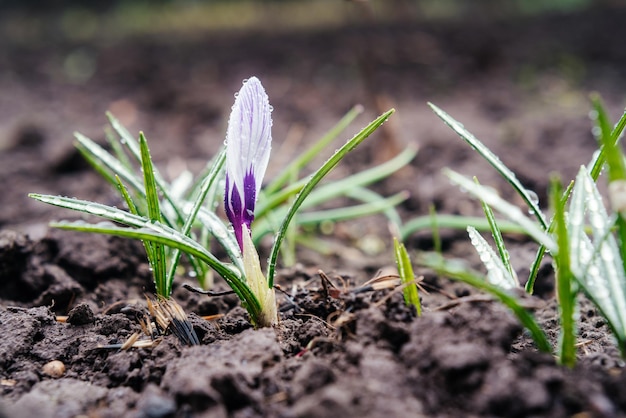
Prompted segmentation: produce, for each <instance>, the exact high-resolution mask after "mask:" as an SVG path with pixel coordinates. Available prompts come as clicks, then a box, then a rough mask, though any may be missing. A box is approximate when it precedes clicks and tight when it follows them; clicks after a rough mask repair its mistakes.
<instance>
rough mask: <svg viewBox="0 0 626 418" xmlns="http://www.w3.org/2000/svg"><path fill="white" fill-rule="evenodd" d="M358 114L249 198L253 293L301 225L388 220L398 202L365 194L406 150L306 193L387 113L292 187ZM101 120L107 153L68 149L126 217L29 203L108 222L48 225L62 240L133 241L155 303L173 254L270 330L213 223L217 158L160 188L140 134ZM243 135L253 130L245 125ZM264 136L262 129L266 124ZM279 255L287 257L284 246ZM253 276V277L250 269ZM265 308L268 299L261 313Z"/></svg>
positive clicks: (242, 260) (168, 277) (166, 287)
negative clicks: (336, 205) (252, 202)
mask: <svg viewBox="0 0 626 418" xmlns="http://www.w3.org/2000/svg"><path fill="white" fill-rule="evenodd" d="M256 81H258V80H256ZM259 85H260V84H259ZM263 94H264V91H263ZM270 111H271V107H270ZM360 112H361V108H360V107H358V108H355V109H353V110H352V111H350V112H349V113H348V114H347V115H346V116H345V117H344V118H343V119H342V120H341V121H340V122H339V123H338V124H337V126H335V127H334V128H333V129H332V130H331V131H330V132H329V133H328V134H327V135H325V136H324V137H323V138H321V139H320V140H319V141H318V142H316V143H315V144H313V145H312V146H311V147H310V148H309V149H307V150H306V151H305V152H304V153H302V154H301V155H299V156H298V157H297V158H295V159H294V161H293V162H292V163H291V164H290V165H289V166H288V167H286V168H285V169H284V170H283V171H282V172H281V173H280V174H279V175H278V176H277V177H276V179H275V180H274V181H272V182H271V183H270V184H269V185H268V186H267V187H266V188H265V189H264V190H261V192H260V196H257V197H258V204H257V205H256V208H255V216H256V221H255V228H254V229H253V235H252V239H253V241H254V242H256V243H258V242H259V240H260V239H261V238H262V237H263V236H265V235H267V234H274V236H275V238H274V243H273V246H272V249H271V253H270V257H269V259H268V270H267V275H266V276H265V278H264V284H263V286H265V287H266V288H269V289H271V292H272V293H273V282H274V275H275V271H276V263H277V258H278V255H279V252H280V251H281V248H283V244H284V243H285V242H286V241H288V240H289V237H297V233H296V229H295V228H298V226H301V225H305V224H315V223H320V222H324V221H337V220H342V219H351V218H355V217H360V216H365V215H369V214H372V213H378V212H387V213H391V215H390V216H395V215H394V212H393V207H394V206H395V205H397V204H398V203H399V202H401V201H402V200H404V199H405V198H406V196H405V195H404V194H398V195H396V196H391V197H388V198H384V197H382V196H380V195H378V194H375V193H374V192H372V191H370V190H368V189H367V188H366V186H367V185H369V184H371V183H373V182H375V181H377V180H379V179H381V178H384V177H386V176H389V175H390V174H391V173H393V172H395V171H396V170H398V169H400V168H401V167H402V166H404V165H406V164H407V163H408V162H409V161H410V160H411V159H412V158H413V156H414V155H415V150H412V149H409V150H406V151H404V152H402V153H401V154H399V155H398V156H397V157H395V158H394V159H393V160H392V161H390V162H388V163H385V164H382V165H380V166H377V167H374V168H372V169H369V170H365V171H362V172H360V173H357V174H354V175H352V176H349V177H348V178H346V179H343V180H341V181H336V182H334V183H332V184H328V185H322V186H320V187H319V188H316V186H317V185H318V184H319V183H320V182H321V180H322V179H323V178H324V177H325V176H326V175H327V174H328V173H329V172H330V171H331V170H332V169H333V168H334V167H335V166H336V165H337V164H338V163H339V162H340V161H341V160H342V159H343V158H344V157H345V156H346V155H347V154H348V153H349V152H350V151H352V150H353V149H354V148H356V147H357V146H358V145H359V144H360V143H361V142H363V141H364V140H365V139H366V138H367V137H369V136H370V135H371V134H372V133H373V132H374V131H375V130H376V129H377V128H378V127H379V126H380V125H382V124H383V123H384V122H385V121H386V120H387V118H388V117H389V116H391V114H392V113H393V112H394V110H393V109H391V110H389V111H387V112H385V113H383V114H382V115H380V116H379V117H378V118H376V119H375V120H374V121H372V122H371V123H370V124H368V125H367V126H366V127H365V128H364V129H362V130H361V131H360V132H359V133H357V134H356V135H355V136H354V137H352V138H351V139H350V140H348V141H347V142H346V143H345V144H344V145H343V146H341V147H339V148H338V149H337V150H336V151H335V152H334V154H332V155H331V156H330V157H329V159H328V160H327V161H326V162H325V163H324V164H322V166H321V167H319V168H318V169H317V170H315V171H314V172H313V174H311V175H308V176H306V177H301V171H303V170H304V169H305V168H306V167H307V166H308V164H309V163H310V162H311V160H312V159H313V158H314V157H316V156H317V155H319V153H320V152H321V151H322V150H324V149H326V148H327V146H328V145H329V144H330V143H331V142H332V141H333V140H334V139H335V138H336V137H338V136H339V135H340V134H341V133H342V132H343V131H344V130H345V129H346V127H347V126H348V125H349V124H350V123H351V122H352V121H353V120H354V118H355V117H356V116H357V115H358V114H359V113H360ZM231 116H232V115H231ZM108 117H109V121H110V123H111V127H112V130H111V131H108V132H107V139H108V141H109V145H110V148H111V150H112V151H111V152H109V151H107V150H106V149H105V148H103V147H102V146H100V145H98V144H97V143H96V142H94V141H92V140H91V139H89V138H87V137H85V136H84V135H81V134H78V133H77V134H76V141H77V142H76V146H77V148H78V149H79V151H80V152H81V154H82V155H83V156H84V157H85V158H86V159H87V161H88V162H89V163H90V164H91V165H92V166H93V167H94V169H96V170H97V171H98V172H99V173H100V174H101V175H102V176H103V177H104V178H105V179H106V180H107V181H108V182H109V183H111V184H112V185H114V186H115V187H116V188H117V190H118V191H119V193H120V196H121V198H122V200H123V202H124V203H125V205H126V206H127V210H122V209H119V208H116V207H113V206H107V205H103V204H99V203H95V202H90V201H85V200H80V199H75V198H67V197H61V196H50V195H41V194H31V195H30V196H31V197H32V198H34V199H37V200H39V201H42V202H45V203H48V204H52V205H56V206H59V207H63V208H67V209H72V210H75V211H79V212H83V213H86V214H89V215H94V216H97V217H100V218H103V219H105V220H106V221H108V222H101V223H96V224H92V223H87V222H84V221H72V222H68V221H63V222H54V223H52V224H51V225H52V226H53V227H57V228H61V229H66V230H75V231H82V232H94V233H101V234H109V235H116V236H121V237H127V238H134V239H139V240H141V241H142V242H143V243H144V246H145V249H146V254H147V257H148V260H149V263H150V266H151V269H152V272H153V275H154V282H155V287H156V292H157V295H159V296H160V297H163V298H168V297H169V296H170V295H171V292H172V283H173V281H174V278H175V276H176V274H177V271H178V270H177V269H178V266H179V263H180V258H181V254H185V255H186V258H187V260H188V263H189V266H190V270H191V274H192V275H193V276H195V277H196V278H197V279H198V281H199V283H200V285H201V286H202V287H204V288H206V287H209V286H210V280H207V278H209V277H210V273H211V271H214V272H216V273H217V274H218V275H219V276H221V277H222V278H223V279H224V280H225V281H226V282H227V284H228V285H229V286H230V287H231V288H232V290H233V291H234V292H235V293H236V294H237V296H238V297H239V298H240V299H241V301H242V305H243V306H244V307H245V308H246V309H247V311H248V313H249V314H250V318H251V321H252V322H253V323H254V324H255V325H257V326H266V325H271V324H272V321H273V320H274V318H271V319H269V320H266V319H264V318H268V317H272V315H266V313H267V310H268V309H274V310H275V306H273V307H269V306H264V303H261V300H260V296H259V290H258V289H257V287H258V286H256V285H252V284H251V282H250V279H249V278H248V277H246V271H247V270H246V266H247V265H248V264H249V263H250V260H251V259H250V258H248V259H246V257H245V256H244V257H242V251H243V250H242V248H240V245H239V243H238V240H237V238H236V237H235V234H234V233H233V231H232V230H231V229H229V227H228V225H227V224H226V223H225V222H224V221H223V220H222V219H220V217H218V216H217V214H216V213H215V212H216V208H217V206H218V204H219V203H220V202H223V190H224V172H225V161H226V152H225V151H221V152H220V153H218V154H217V155H216V156H215V157H214V158H213V160H212V161H210V162H209V164H207V166H206V169H205V170H204V171H203V172H202V173H201V174H200V175H199V176H198V177H197V178H195V179H193V178H192V176H191V175H190V173H187V172H185V173H183V174H182V175H181V177H179V178H177V179H174V180H173V181H172V182H168V181H166V180H165V179H164V176H162V175H161V174H160V172H159V170H158V169H157V168H156V167H155V166H154V165H153V164H152V159H151V157H150V150H149V147H148V142H147V141H146V138H145V137H144V135H143V134H140V135H139V138H138V139H136V138H135V137H134V136H133V135H131V134H130V133H129V132H128V131H127V130H126V128H125V127H124V126H122V125H121V124H120V122H119V121H118V120H117V119H116V118H115V117H113V115H110V114H109V115H108ZM252 126H256V125H254V123H252ZM268 126H269V127H271V120H269V124H268ZM270 139H271V138H270ZM229 141H230V140H229ZM339 196H348V197H351V198H352V199H356V200H360V201H361V203H359V204H356V205H353V206H348V207H345V208H340V209H334V210H326V211H315V212H308V213H306V212H305V213H302V214H299V215H298V216H296V213H297V212H299V211H300V210H305V209H310V208H313V207H314V206H316V205H320V204H322V203H326V202H328V201H330V200H331V199H334V198H336V197H339ZM390 211H391V212H390ZM257 226H258V227H257ZM214 244H218V245H219V246H220V247H221V248H222V249H223V250H224V252H225V253H226V255H227V257H228V261H223V260H220V259H218V258H217V257H216V256H215V255H214V253H213V251H212V246H213V245H214ZM287 247H290V248H293V246H291V245H288V246H287ZM255 252H256V250H255ZM246 260H247V261H246ZM253 264H254V263H253ZM256 264H258V256H257V261H256ZM259 269H260V267H259ZM248 270H250V269H248ZM256 270H258V269H256V267H255V271H256ZM255 286H256V287H255ZM261 299H262V298H261ZM273 303H274V302H273V298H271V301H270V302H269V304H273ZM273 317H275V315H273ZM268 321H269V322H268Z"/></svg>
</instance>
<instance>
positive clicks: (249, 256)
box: [243, 225, 278, 328]
mask: <svg viewBox="0 0 626 418" xmlns="http://www.w3.org/2000/svg"><path fill="white" fill-rule="evenodd" d="M243 267H244V270H245V272H244V273H245V275H246V281H247V282H248V286H249V287H250V290H252V293H254V295H255V296H256V297H257V299H258V300H259V303H260V304H261V315H260V316H259V318H253V322H254V323H255V324H254V325H255V326H256V327H257V328H262V327H270V326H273V325H276V324H277V323H278V311H277V309H276V295H275V293H274V288H273V287H269V286H268V283H267V279H266V278H265V276H264V275H263V272H262V271H261V263H260V261H259V254H258V253H257V251H256V248H254V244H253V243H252V238H250V232H248V228H247V227H246V226H245V225H244V226H243Z"/></svg>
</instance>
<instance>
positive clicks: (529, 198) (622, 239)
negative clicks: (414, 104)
mask: <svg viewBox="0 0 626 418" xmlns="http://www.w3.org/2000/svg"><path fill="white" fill-rule="evenodd" d="M593 106H594V111H593V116H594V120H595V124H596V127H595V129H594V132H596V136H597V138H598V142H599V150H598V151H597V152H596V153H595V155H594V156H593V158H592V160H591V162H590V163H589V165H588V166H581V168H580V170H579V172H578V175H577V176H576V179H575V180H574V181H572V183H570V184H569V186H568V187H567V188H565V189H564V188H563V186H562V184H561V181H560V180H559V179H558V177H553V178H552V179H551V181H550V193H549V195H550V207H551V211H552V218H551V219H549V218H547V217H546V216H545V215H544V214H543V212H542V211H541V209H540V207H539V204H538V201H537V199H536V194H535V193H534V192H532V191H529V190H527V189H526V188H524V186H523V185H522V184H521V183H520V182H519V180H518V179H517V177H516V176H515V174H514V173H513V172H512V171H511V170H510V169H509V168H508V167H506V166H505V165H504V164H503V163H502V161H501V160H500V159H499V158H498V157H497V156H496V155H495V154H493V153H492V152H491V151H490V150H489V149H488V148H487V147H486V146H485V145H484V144H483V143H482V142H480V141H479V140H478V139H477V138H476V137H474V136H473V135H472V134H471V133H470V132H468V131H467V130H466V129H465V128H464V127H463V126H462V125H461V124H460V123H459V122H457V121H456V120H454V119H453V118H452V117H450V116H449V115H448V114H446V113H445V112H443V111H442V110H441V109H439V108H438V107H436V106H434V105H431V107H432V108H433V110H434V111H435V113H436V114H437V115H438V116H439V117H440V118H441V119H442V120H443V121H444V122H445V123H446V124H448V125H449V126H450V127H451V128H452V129H453V130H454V131H455V132H456V133H457V134H458V135H459V136H460V137H461V138H462V139H464V140H465V141H466V142H467V143H468V144H469V145H470V146H472V148H473V149H475V150H476V151H477V152H478V153H479V154H480V155H481V156H482V157H483V158H485V159H486V160H487V161H488V162H489V164H490V165H491V166H492V167H494V168H495V169H496V170H497V171H498V172H499V173H500V174H501V175H502V177H503V178H504V179H505V180H507V182H508V183H509V184H511V185H512V187H513V188H514V189H515V191H516V192H517V193H518V194H519V196H520V197H521V198H522V199H523V200H524V202H525V203H526V205H527V206H528V211H529V212H530V213H531V214H532V216H533V218H534V219H532V218H530V217H528V215H526V213H524V211H522V210H521V209H520V208H518V207H516V206H515V205H512V204H510V203H509V202H507V201H505V200H503V199H502V198H501V197H500V196H499V195H498V194H497V193H496V192H495V191H494V190H493V189H491V188H488V187H484V186H482V185H480V184H479V183H478V181H477V180H476V179H474V181H472V180H470V179H468V178H466V177H464V176H462V175H460V174H458V173H456V172H454V171H452V170H449V169H446V170H444V172H445V174H446V175H447V176H448V177H449V178H450V180H451V181H452V182H453V183H456V184H458V185H459V186H460V187H462V188H463V190H465V191H467V192H469V193H470V194H472V195H474V196H475V197H477V198H478V199H480V200H481V201H482V204H483V209H484V212H485V217H486V221H487V224H488V225H489V229H490V230H491V233H492V237H493V240H494V243H495V246H496V249H495V250H494V249H493V248H492V247H491V245H490V244H489V243H488V242H487V241H486V240H485V239H484V238H483V237H482V236H481V235H480V233H478V232H477V230H476V229H475V228H474V227H473V226H468V227H467V230H468V233H469V236H470V239H471V242H472V244H473V245H474V247H475V248H476V250H477V252H478V254H479V256H480V258H481V260H482V262H483V264H484V265H485V268H486V269H487V276H486V277H484V278H483V277H481V275H480V274H478V273H475V272H473V271H471V270H469V269H468V268H467V267H464V266H459V264H458V263H456V262H453V261H450V260H444V259H443V258H442V257H441V256H439V255H437V254H431V255H428V256H427V257H424V258H423V260H422V261H423V263H424V264H425V265H428V266H430V267H432V268H434V269H435V270H436V271H438V272H439V273H441V274H444V275H447V276H449V277H451V278H454V279H457V280H461V281H463V282H465V283H468V284H470V285H472V286H474V287H476V288H478V289H481V290H484V291H487V292H488V293H490V294H492V295H493V296H494V297H496V298H497V299H499V300H500V301H502V302H503V303H504V304H505V305H506V306H508V307H509V308H510V309H511V310H512V311H513V312H514V313H515V314H516V315H517V317H518V318H519V319H520V321H521V322H522V323H523V324H524V326H525V327H526V328H527V329H528V330H529V331H530V333H531V335H532V336H533V338H534V340H535V342H536V344H537V346H538V347H539V348H540V349H541V350H543V351H551V350H552V348H551V346H550V344H549V343H548V340H547V338H546V336H545V334H544V332H543V331H542V330H541V328H540V327H539V325H538V324H537V323H536V321H535V320H534V318H533V317H532V315H530V313H529V312H527V311H526V310H525V309H524V308H523V304H522V303H521V300H520V299H519V297H518V296H516V294H517V292H518V289H520V285H519V282H518V281H517V277H516V275H515V270H514V269H513V268H512V265H511V260H510V258H509V253H508V251H507V250H506V247H505V245H504V241H503V239H502V230H501V228H500V227H499V223H500V222H499V221H496V219H495V217H494V215H493V210H495V211H496V212H499V213H501V214H502V215H504V216H505V217H506V218H508V220H509V221H510V222H513V223H514V224H515V225H517V227H518V228H520V230H521V231H523V232H524V233H525V234H527V235H528V236H529V237H531V238H533V239H534V240H535V241H536V242H537V243H538V244H539V249H538V251H537V255H536V257H535V260H534V262H533V264H532V266H531V268H530V276H529V277H528V280H527V282H526V286H525V290H526V291H527V292H528V293H532V292H533V286H534V282H535V278H536V275H537V272H538V269H539V266H540V264H541V262H542V260H543V258H544V256H545V255H546V253H549V254H550V255H551V256H552V260H553V266H554V271H555V279H556V297H557V302H558V306H559V318H560V323H561V332H560V338H559V343H558V348H557V350H556V351H557V357H558V358H559V360H560V362H561V363H563V364H565V365H568V366H570V367H571V366H573V365H574V364H575V362H576V345H575V344H576V310H577V298H578V295H579V293H580V292H581V291H583V292H584V293H585V294H586V295H587V297H588V298H589V299H590V300H591V301H592V302H593V303H594V304H595V305H596V307H597V308H598V310H599V311H600V312H601V313H602V314H603V316H604V317H605V318H606V320H607V323H608V324H609V327H610V328H611V330H612V331H613V334H614V336H615V338H616V340H617V343H618V346H619V348H620V351H621V353H622V355H623V356H626V264H625V262H626V257H625V256H626V222H625V221H624V219H625V218H624V216H625V215H626V168H625V166H626V165H625V163H624V155H623V153H622V151H621V149H620V147H619V146H618V141H619V139H620V137H621V136H622V133H623V131H624V128H625V127H626V112H625V113H624V114H623V115H622V117H621V118H620V120H619V121H618V122H617V124H616V125H615V126H614V127H611V126H610V124H609V122H608V117H607V115H606V111H605V110H604V108H603V106H602V105H601V102H600V101H599V99H597V98H594V101H593ZM605 166H606V167H608V170H607V172H608V181H609V200H610V202H611V208H610V209H609V210H607V209H606V208H605V206H604V203H603V200H602V197H601V195H600V192H599V191H598V188H597V186H596V182H597V180H598V177H599V175H600V173H601V171H602V169H603V167H605ZM492 209H493V210H492ZM482 226H484V225H482Z"/></svg>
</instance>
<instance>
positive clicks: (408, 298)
mask: <svg viewBox="0 0 626 418" xmlns="http://www.w3.org/2000/svg"><path fill="white" fill-rule="evenodd" d="M393 249H394V254H395V258H396V264H397V265H398V275H399V276H400V281H401V282H402V285H404V289H403V290H402V292H403V295H404V301H405V303H406V304H407V305H409V306H414V307H415V312H416V313H417V316H421V315H422V304H421V303H420V297H419V294H418V292H417V285H416V284H415V274H414V273H413V266H412V265H411V259H410V257H409V253H408V252H407V250H406V247H405V246H404V244H401V243H400V242H398V239H397V238H394V239H393Z"/></svg>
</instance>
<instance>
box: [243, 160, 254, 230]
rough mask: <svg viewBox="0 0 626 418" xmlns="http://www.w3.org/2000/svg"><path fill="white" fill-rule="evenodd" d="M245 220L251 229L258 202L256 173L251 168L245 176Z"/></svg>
mask: <svg viewBox="0 0 626 418" xmlns="http://www.w3.org/2000/svg"><path fill="white" fill-rule="evenodd" d="M243 190H244V194H243V198H244V206H243V220H244V222H245V223H246V225H247V226H248V229H250V225H251V224H252V221H253V220H254V206H255V204H256V180H255V178H254V173H252V170H250V171H249V172H248V173H247V174H246V176H245V177H244V178H243Z"/></svg>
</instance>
